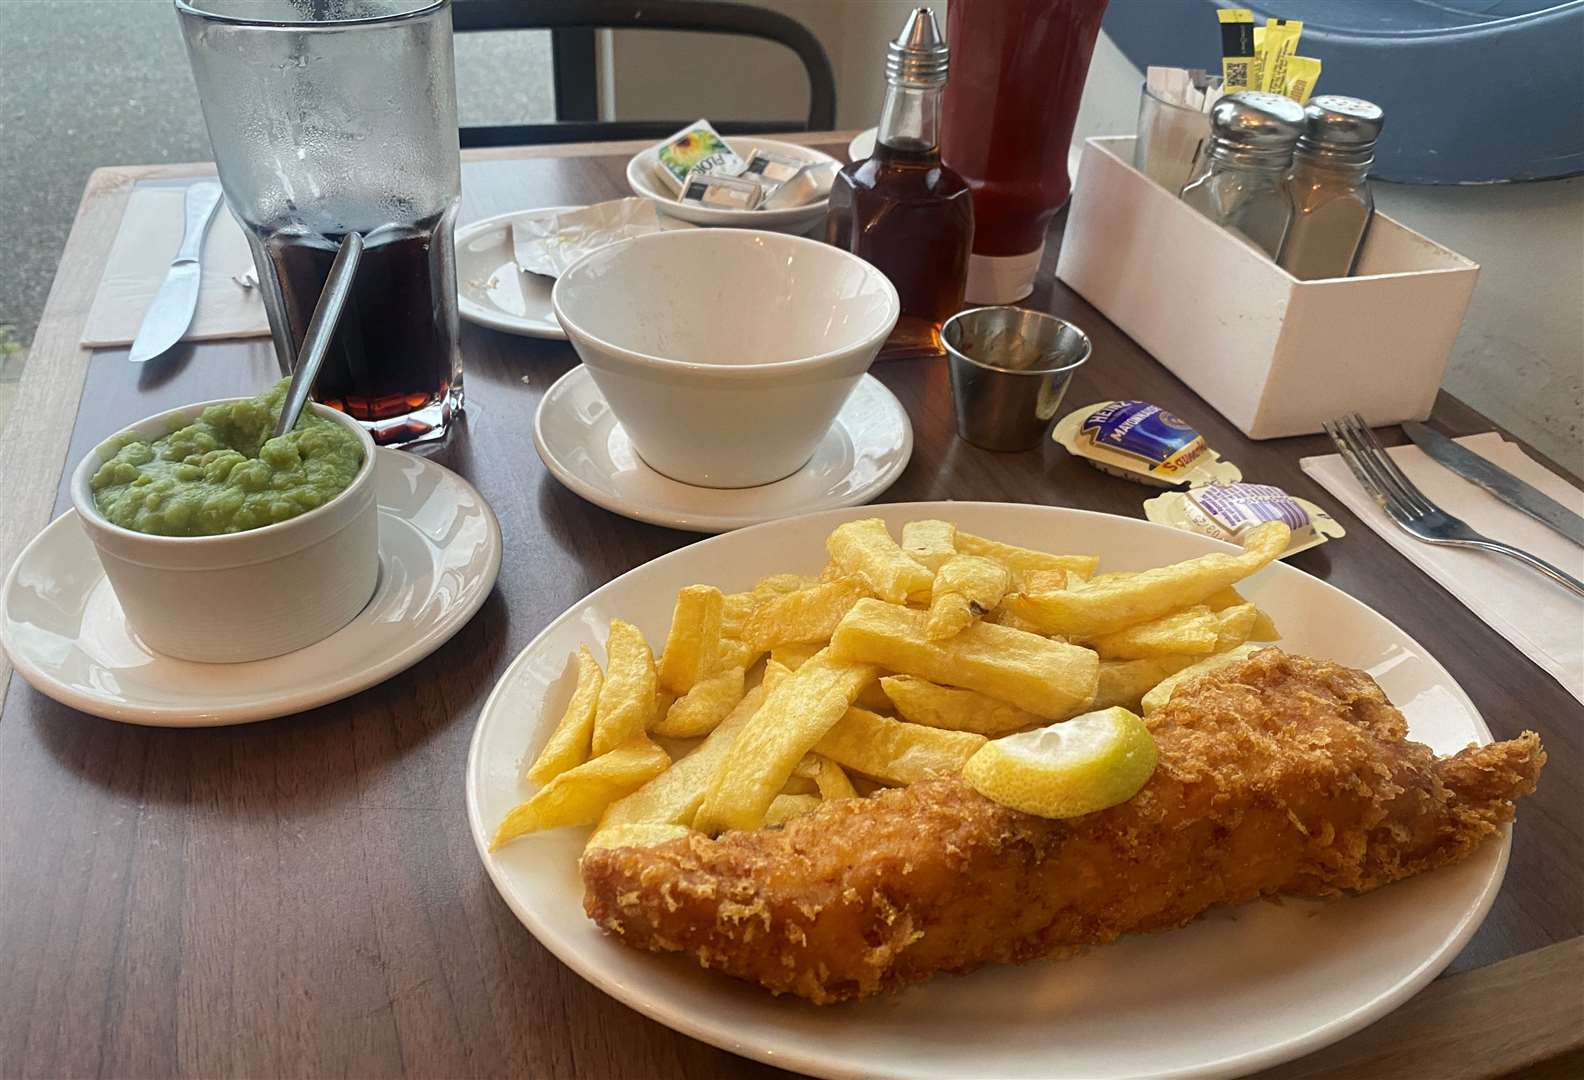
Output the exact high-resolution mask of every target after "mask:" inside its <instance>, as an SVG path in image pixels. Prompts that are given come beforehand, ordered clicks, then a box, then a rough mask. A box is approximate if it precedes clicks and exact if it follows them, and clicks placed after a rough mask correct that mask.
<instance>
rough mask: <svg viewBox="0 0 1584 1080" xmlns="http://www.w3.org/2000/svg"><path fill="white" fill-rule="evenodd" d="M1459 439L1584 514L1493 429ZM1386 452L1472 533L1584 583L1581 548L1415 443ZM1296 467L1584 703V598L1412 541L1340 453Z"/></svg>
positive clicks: (1522, 571) (1572, 496) (1574, 492)
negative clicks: (1355, 475)
mask: <svg viewBox="0 0 1584 1080" xmlns="http://www.w3.org/2000/svg"><path fill="white" fill-rule="evenodd" d="M1457 442H1458V443H1460V444H1461V445H1463V446H1465V447H1467V448H1468V449H1470V450H1472V451H1474V452H1475V453H1476V454H1478V455H1480V456H1481V457H1483V458H1485V459H1486V460H1487V461H1490V462H1492V463H1493V464H1496V465H1499V466H1501V467H1502V468H1504V469H1506V470H1507V471H1508V472H1510V473H1512V474H1513V475H1514V476H1516V477H1518V478H1519V479H1520V480H1523V481H1525V482H1526V483H1529V484H1532V485H1533V486H1534V487H1536V488H1538V489H1539V490H1540V491H1542V492H1544V493H1545V494H1547V495H1549V496H1551V498H1553V499H1555V500H1556V501H1557V502H1559V503H1561V504H1562V505H1563V506H1566V507H1567V508H1568V509H1570V510H1573V511H1574V512H1576V513H1584V492H1580V491H1579V489H1578V488H1576V487H1574V486H1573V485H1572V484H1569V483H1568V482H1567V481H1566V480H1563V479H1562V478H1561V477H1559V476H1557V475H1556V474H1555V473H1553V472H1552V471H1551V470H1550V469H1547V468H1546V467H1545V466H1543V465H1541V464H1540V463H1539V462H1537V461H1535V460H1533V459H1532V458H1530V457H1529V455H1527V454H1525V453H1524V452H1523V451H1522V450H1521V449H1519V448H1518V447H1517V446H1516V445H1515V444H1513V443H1510V442H1507V441H1506V440H1505V439H1503V438H1502V437H1501V436H1500V435H1498V434H1496V433H1495V432H1489V433H1487V434H1484V435H1470V436H1467V437H1465V438H1461V439H1458V440H1457ZM1387 453H1389V454H1390V455H1391V457H1392V460H1393V461H1395V462H1396V463H1397V466H1398V467H1399V468H1400V469H1402V471H1403V472H1405V473H1407V474H1408V478H1409V479H1410V480H1412V481H1413V482H1414V483H1415V484H1416V485H1418V487H1419V490H1420V491H1422V492H1424V493H1425V495H1426V497H1428V498H1429V499H1430V501H1431V502H1433V503H1435V504H1437V505H1438V506H1440V507H1441V508H1442V509H1443V510H1445V511H1446V512H1447V513H1449V514H1452V515H1453V516H1455V517H1460V518H1462V519H1463V520H1464V521H1466V522H1467V523H1468V525H1469V528H1471V529H1473V530H1474V531H1475V532H1480V533H1484V534H1485V535H1486V536H1488V537H1490V538H1491V539H1492V540H1501V541H1503V542H1505V543H1508V544H1512V545H1513V546H1514V547H1519V548H1522V549H1524V550H1525V551H1527V552H1529V553H1530V554H1531V555H1535V556H1538V557H1539V558H1542V559H1544V560H1546V561H1547V562H1549V563H1551V564H1552V565H1553V566H1559V567H1561V568H1562V569H1563V570H1566V571H1567V572H1568V573H1570V574H1572V575H1573V576H1574V577H1577V578H1584V548H1580V547H1578V546H1577V545H1575V544H1573V543H1571V542H1569V540H1568V539H1567V538H1566V537H1564V536H1562V535H1561V534H1559V533H1556V532H1553V531H1552V530H1551V529H1549V528H1547V527H1546V526H1544V525H1542V524H1540V523H1539V522H1538V521H1536V520H1534V519H1533V518H1531V517H1529V516H1528V515H1527V514H1524V513H1522V512H1520V511H1518V510H1514V509H1513V508H1512V507H1510V506H1508V505H1507V504H1506V503H1504V502H1502V501H1501V500H1500V499H1498V498H1496V497H1495V496H1494V495H1492V494H1490V493H1489V492H1487V491H1486V490H1485V489H1483V488H1480V487H1476V486H1475V485H1474V484H1471V483H1470V482H1469V481H1467V480H1465V479H1463V478H1462V477H1461V476H1459V475H1457V474H1456V473H1454V472H1453V471H1452V470H1450V469H1447V468H1445V467H1443V466H1442V465H1440V464H1438V463H1437V462H1435V461H1434V460H1433V459H1431V458H1430V457H1429V456H1428V455H1427V454H1426V453H1425V452H1424V451H1423V450H1421V449H1419V448H1418V447H1417V446H1413V445H1408V446H1395V447H1392V448H1391V449H1390V450H1388V451H1387ZM1300 464H1301V465H1302V467H1303V471H1304V472H1306V473H1308V474H1309V475H1310V476H1311V477H1313V478H1314V479H1315V480H1316V481H1318V482H1319V484H1320V485H1321V486H1322V487H1324V488H1325V489H1326V490H1327V491H1329V492H1330V493H1331V494H1333V495H1335V496H1336V497H1337V498H1338V499H1339V500H1341V501H1342V502H1343V503H1344V504H1346V506H1347V508H1348V509H1349V510H1351V511H1353V513H1355V514H1357V515H1358V517H1359V519H1360V520H1362V521H1363V522H1364V523H1365V524H1366V525H1368V526H1369V527H1370V528H1371V529H1374V530H1375V532H1377V533H1378V534H1380V536H1381V538H1382V539H1384V540H1385V541H1386V542H1387V543H1388V544H1390V545H1391V546H1392V547H1394V548H1396V549H1397V550H1398V551H1399V552H1401V553H1402V554H1403V555H1404V556H1406V557H1407V558H1408V560H1409V561H1410V562H1412V563H1413V564H1414V565H1415V566H1417V567H1419V569H1421V570H1423V571H1424V572H1425V573H1426V574H1428V575H1430V576H1431V577H1432V578H1434V579H1435V580H1436V582H1437V583H1439V584H1440V585H1441V586H1443V587H1444V588H1445V589H1446V590H1447V591H1448V592H1450V593H1451V594H1452V595H1453V596H1456V597H1457V598H1458V599H1459V600H1461V601H1462V602H1463V604H1464V605H1465V606H1466V607H1467V608H1468V609H1469V610H1470V611H1472V612H1473V613H1474V614H1475V615H1478V616H1479V617H1480V619H1481V620H1483V621H1484V622H1485V623H1487V624H1489V626H1490V627H1491V628H1492V629H1494V630H1495V631H1496V632H1497V633H1499V634H1501V636H1502V637H1504V638H1506V639H1507V640H1508V641H1510V642H1512V643H1513V645H1514V646H1516V647H1517V648H1518V649H1519V650H1520V651H1521V652H1523V654H1524V655H1525V656H1527V657H1529V659H1531V660H1533V661H1534V662H1535V663H1536V664H1539V665H1540V666H1541V667H1543V668H1545V669H1546V670H1547V671H1548V672H1550V673H1551V674H1552V676H1554V677H1555V678H1556V680H1557V681H1558V682H1560V683H1561V684H1562V685H1563V687H1565V688H1566V689H1567V691H1568V693H1570V694H1572V695H1573V696H1574V697H1576V698H1578V699H1579V701H1580V702H1584V600H1580V599H1579V598H1578V597H1576V596H1574V595H1573V594H1572V593H1570V592H1568V591H1567V590H1566V589H1564V588H1562V587H1561V586H1560V585H1557V584H1555V583H1553V582H1552V581H1550V580H1548V579H1547V578H1545V577H1542V576H1541V575H1540V574H1538V573H1536V572H1535V571H1533V570H1530V569H1527V568H1526V567H1524V566H1522V565H1520V564H1519V563H1516V562H1514V561H1512V560H1511V559H1508V558H1506V557H1505V556H1501V555H1491V554H1487V553H1485V552H1481V551H1470V550H1468V549H1466V548H1454V547H1438V546H1436V545H1433V544H1426V543H1424V542H1423V541H1421V540H1415V539H1414V538H1413V537H1411V536H1409V535H1408V534H1407V533H1405V532H1403V531H1402V530H1401V529H1399V528H1398V527H1397V526H1396V525H1395V524H1394V523H1393V522H1392V520H1391V518H1389V517H1387V516H1386V512H1385V511H1384V510H1382V509H1381V508H1380V506H1379V505H1377V504H1376V502H1375V500H1374V499H1372V498H1370V497H1369V496H1368V495H1366V494H1365V493H1364V489H1363V488H1362V487H1360V486H1359V482H1358V481H1357V480H1356V479H1354V476H1353V473H1352V472H1351V471H1350V470H1349V469H1348V467H1347V464H1346V463H1345V462H1344V461H1343V460H1342V458H1341V456H1340V455H1338V454H1330V455H1326V456H1323V457H1308V458H1304V459H1303V460H1302V461H1301V462H1300Z"/></svg>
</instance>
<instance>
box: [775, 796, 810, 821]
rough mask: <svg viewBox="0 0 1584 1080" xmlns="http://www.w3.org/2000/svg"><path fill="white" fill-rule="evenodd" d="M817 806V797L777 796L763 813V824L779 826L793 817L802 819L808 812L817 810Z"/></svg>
mask: <svg viewBox="0 0 1584 1080" xmlns="http://www.w3.org/2000/svg"><path fill="white" fill-rule="evenodd" d="M819 804H820V797H819V796H818V795H777V796H776V797H775V798H773V799H771V800H770V808H769V809H768V810H766V811H765V818H764V823H765V824H766V825H780V824H782V823H784V822H787V821H791V820H792V819H793V818H795V817H802V816H803V815H804V814H806V813H808V812H809V811H810V810H818V809H819Z"/></svg>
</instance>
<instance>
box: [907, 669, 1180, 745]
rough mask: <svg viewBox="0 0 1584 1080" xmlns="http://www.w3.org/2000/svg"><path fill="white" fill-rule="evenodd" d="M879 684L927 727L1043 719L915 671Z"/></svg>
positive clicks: (989, 728) (994, 730) (1008, 727)
mask: <svg viewBox="0 0 1584 1080" xmlns="http://www.w3.org/2000/svg"><path fill="white" fill-rule="evenodd" d="M1102 667H1103V665H1102ZM1152 685H1153V684H1152ZM880 686H881V688H882V689H884V690H885V692H886V696H887V697H888V698H890V699H891V702H892V704H894V705H895V706H896V711H897V712H898V713H899V714H900V715H901V717H902V719H904V720H907V721H909V722H910V723H914V724H923V725H925V726H926V727H934V728H944V729H946V730H947V731H972V732H975V733H976V734H979V735H1005V734H1006V733H1007V732H1009V731H1017V730H1018V729H1020V728H1026V727H1028V726H1029V725H1031V724H1037V723H1039V722H1040V720H1041V719H1043V718H1042V717H1038V716H1035V715H1034V714H1033V713H1031V712H1025V711H1023V710H1022V709H1020V708H1018V707H1017V706H1016V705H1008V704H1007V703H1006V702H1004V701H997V700H996V699H995V698H992V697H986V696H985V695H983V694H981V693H978V692H977V691H974V690H961V689H958V688H957V687H954V686H937V685H936V684H935V683H932V682H930V681H929V680H928V679H920V678H918V677H917V676H916V675H887V676H885V677H884V678H882V679H881V680H880ZM1140 692H1141V693H1142V691H1140Z"/></svg>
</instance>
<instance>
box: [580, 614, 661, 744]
mask: <svg viewBox="0 0 1584 1080" xmlns="http://www.w3.org/2000/svg"><path fill="white" fill-rule="evenodd" d="M659 688H660V681H659V677H658V676H657V675H656V673H655V662H654V653H652V652H650V651H649V643H648V642H647V641H645V640H644V636H643V633H642V631H640V630H639V629H638V628H637V627H636V626H634V625H633V624H632V623H630V622H627V621H626V620H624V619H612V620H611V625H610V637H608V638H607V639H606V640H605V683H604V685H603V686H601V687H600V692H599V703H598V704H597V705H596V706H595V707H594V737H593V740H592V746H593V754H594V756H595V757H598V756H599V755H600V754H603V753H606V752H607V751H610V750H614V749H616V747H618V746H620V745H622V744H623V743H625V742H626V741H627V740H628V739H631V738H632V737H633V736H634V735H641V734H642V733H643V732H644V730H645V729H646V728H648V727H649V722H650V720H651V719H652V718H653V716H654V711H655V704H656V698H655V694H656V692H657V691H658V690H659Z"/></svg>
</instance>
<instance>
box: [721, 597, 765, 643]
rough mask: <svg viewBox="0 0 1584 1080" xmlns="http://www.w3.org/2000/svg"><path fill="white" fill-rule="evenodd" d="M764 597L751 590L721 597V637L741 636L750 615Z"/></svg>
mask: <svg viewBox="0 0 1584 1080" xmlns="http://www.w3.org/2000/svg"><path fill="white" fill-rule="evenodd" d="M763 599H764V598H763V597H761V596H756V595H754V594H753V593H751V592H736V593H727V594H726V595H725V596H723V597H721V637H723V638H741V637H742V635H743V630H744V629H745V628H746V627H747V626H748V619H749V617H750V616H752V615H753V613H754V612H755V611H756V610H757V609H758V607H759V602H760V601H761V600H763Z"/></svg>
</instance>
